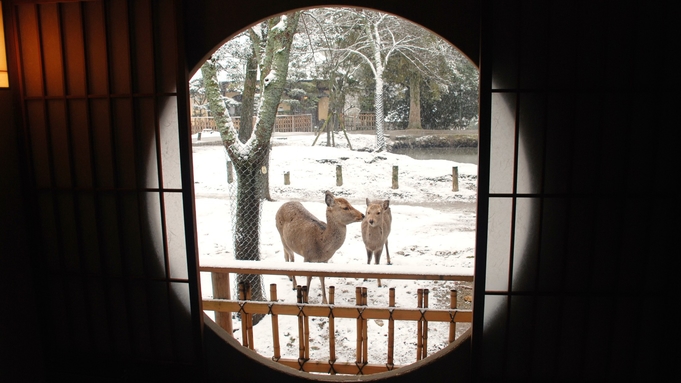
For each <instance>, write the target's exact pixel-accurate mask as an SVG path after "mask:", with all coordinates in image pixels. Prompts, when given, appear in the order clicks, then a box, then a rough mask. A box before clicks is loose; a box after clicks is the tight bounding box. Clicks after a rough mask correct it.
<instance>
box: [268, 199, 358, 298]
mask: <svg viewBox="0 0 681 383" xmlns="http://www.w3.org/2000/svg"><path fill="white" fill-rule="evenodd" d="M325 201H326V223H324V222H322V221H320V220H319V219H317V217H315V216H314V215H312V213H310V212H309V211H308V210H307V209H305V207H303V205H302V204H301V203H300V202H286V203H285V204H283V205H281V207H280V208H279V210H278V211H277V215H276V224H277V230H279V235H280V236H281V243H282V245H284V258H285V259H286V262H294V261H295V259H294V253H298V254H300V255H302V256H303V259H304V260H305V262H324V263H326V262H328V260H329V259H331V257H333V254H334V253H335V252H336V250H338V249H339V248H340V247H341V245H342V244H343V242H345V233H346V225H348V224H350V223H353V222H360V221H361V220H362V219H363V218H364V214H362V213H361V212H360V211H359V210H357V209H355V208H354V207H352V205H350V203H349V202H348V201H347V200H346V199H345V198H336V197H334V196H333V194H331V192H329V191H327V192H326V197H325ZM289 279H290V280H291V281H293V288H294V289H295V288H296V277H295V276H293V275H292V276H290V277H289ZM311 280H312V277H311V276H308V277H307V286H308V289H309V288H310V282H311ZM319 280H320V282H321V285H322V302H323V303H325V304H326V303H327V301H326V287H325V286H324V277H319Z"/></svg>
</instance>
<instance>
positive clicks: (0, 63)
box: [0, 1, 9, 88]
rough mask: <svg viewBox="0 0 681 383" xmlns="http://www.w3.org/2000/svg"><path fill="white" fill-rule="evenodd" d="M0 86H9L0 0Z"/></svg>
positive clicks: (0, 3) (0, 2)
mask: <svg viewBox="0 0 681 383" xmlns="http://www.w3.org/2000/svg"><path fill="white" fill-rule="evenodd" d="M0 88H9V76H8V75H7V52H6V50H5V23H4V22H3V21H2V1H0Z"/></svg>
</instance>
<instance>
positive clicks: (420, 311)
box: [199, 261, 473, 374]
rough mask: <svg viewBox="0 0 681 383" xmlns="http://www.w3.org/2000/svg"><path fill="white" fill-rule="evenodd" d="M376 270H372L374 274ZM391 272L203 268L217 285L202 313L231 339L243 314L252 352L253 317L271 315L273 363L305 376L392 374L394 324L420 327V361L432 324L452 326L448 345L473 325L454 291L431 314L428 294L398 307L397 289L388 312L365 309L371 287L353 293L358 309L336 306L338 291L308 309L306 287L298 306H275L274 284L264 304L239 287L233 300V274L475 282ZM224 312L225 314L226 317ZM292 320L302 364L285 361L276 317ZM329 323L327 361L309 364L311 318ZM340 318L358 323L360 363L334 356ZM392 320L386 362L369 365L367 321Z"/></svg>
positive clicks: (454, 275)
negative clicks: (461, 327)
mask: <svg viewBox="0 0 681 383" xmlns="http://www.w3.org/2000/svg"><path fill="white" fill-rule="evenodd" d="M371 269H374V270H371ZM389 269H390V270H389V272H383V271H380V272H379V271H376V270H375V268H369V271H367V268H366V267H365V266H360V265H337V264H333V265H329V264H325V263H276V264H273V263H266V262H254V261H225V262H223V263H220V264H219V265H202V266H201V267H200V268H199V270H200V271H201V272H210V273H211V274H212V280H213V298H204V299H203V309H204V310H209V311H214V312H215V314H216V315H215V318H216V322H217V323H218V324H219V325H220V326H221V327H223V328H224V329H225V330H226V331H227V332H228V333H229V334H232V317H231V313H239V315H240V319H241V331H242V344H243V346H244V347H248V348H250V349H253V348H254V343H253V339H254V334H253V325H252V321H253V319H252V317H253V315H257V314H264V315H269V316H270V317H271V321H272V334H273V350H274V354H273V355H272V359H273V360H275V361H277V362H279V363H281V364H283V365H286V366H289V367H292V368H295V369H298V370H301V371H307V372H322V373H331V374H373V373H377V372H384V371H389V370H392V369H396V368H400V367H401V366H399V365H395V364H394V363H393V349H394V322H395V321H415V322H417V334H415V336H416V338H417V349H416V360H420V359H423V358H425V357H426V356H427V350H428V323H429V322H448V323H449V342H450V343H451V342H453V341H454V340H455V337H456V330H455V328H456V324H457V323H471V321H472V312H471V310H461V309H457V291H456V290H450V308H449V309H433V308H429V307H428V294H429V290H428V289H418V291H417V299H418V304H417V307H415V308H402V307H399V308H398V307H395V290H394V288H391V289H390V290H389V302H388V305H387V306H385V307H370V306H368V305H367V288H366V287H357V288H356V291H355V298H356V304H355V305H354V306H336V305H335V304H334V295H335V288H334V287H333V286H331V287H330V288H329V304H310V303H309V302H308V299H307V297H308V295H307V286H302V287H301V286H298V288H297V302H295V303H283V302H278V301H277V290H276V284H272V285H270V301H269V302H260V301H252V300H250V288H249V287H248V285H246V284H240V285H239V297H238V299H237V300H232V299H231V298H230V286H229V280H230V278H229V274H230V273H241V274H265V275H292V274H295V275H296V276H298V275H301V276H324V277H346V278H362V279H364V278H371V279H407V280H432V281H434V280H440V281H468V282H470V281H472V280H473V274H472V271H470V270H469V269H454V268H452V269H447V268H441V267H440V268H433V270H428V269H425V268H420V269H415V268H414V267H409V266H396V265H393V266H390V268H389ZM225 313H226V314H225ZM280 315H290V316H296V317H298V332H299V336H298V342H299V347H298V349H299V355H298V359H290V358H289V359H287V358H282V357H281V353H280V351H279V350H280V346H279V329H278V316H280ZM310 317H319V318H327V319H328V321H329V322H328V325H329V359H328V361H325V360H310V355H309V351H310V346H309V318H310ZM336 318H351V319H356V320H357V344H356V360H355V361H354V362H352V361H337V360H336V356H335V352H336V350H335V335H334V328H335V327H334V321H335V319H336ZM370 319H374V320H379V319H380V320H387V321H388V349H387V350H386V352H387V363H386V364H377V363H369V360H368V355H367V354H368V352H367V347H368V344H369V339H368V337H367V320H370Z"/></svg>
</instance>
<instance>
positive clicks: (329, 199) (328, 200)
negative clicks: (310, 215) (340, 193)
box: [325, 191, 335, 206]
mask: <svg viewBox="0 0 681 383" xmlns="http://www.w3.org/2000/svg"><path fill="white" fill-rule="evenodd" d="M325 201H326V206H333V204H334V202H335V200H334V198H333V194H331V192H330V191H327V192H326V198H325Z"/></svg>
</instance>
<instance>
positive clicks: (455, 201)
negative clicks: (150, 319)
mask: <svg viewBox="0 0 681 383" xmlns="http://www.w3.org/2000/svg"><path fill="white" fill-rule="evenodd" d="M202 136H203V137H202V142H203V143H207V142H209V141H210V140H216V139H217V138H218V137H217V134H207V133H203V135H202ZM324 138H325V137H323V136H322V137H320V140H319V141H318V142H317V145H316V146H314V147H312V146H311V144H312V142H313V141H314V135H313V134H312V133H304V134H300V133H292V134H276V135H275V136H273V138H272V152H271V155H270V169H269V174H270V191H271V196H272V198H273V199H274V200H275V201H274V202H268V201H265V202H264V203H263V209H262V216H261V220H262V227H261V255H262V262H273V263H280V262H284V253H283V250H282V246H281V240H280V238H279V233H278V232H277V230H276V227H275V224H274V216H275V214H276V211H277V209H278V208H279V206H281V204H283V203H284V202H286V201H292V200H295V201H301V202H302V203H303V205H304V206H305V207H306V208H307V209H308V210H309V211H310V212H311V213H312V214H314V215H315V216H317V217H318V218H319V219H321V220H322V221H326V218H325V209H326V205H325V204H324V191H325V190H329V191H331V192H332V193H334V194H335V195H336V196H337V197H339V196H340V197H344V198H346V199H347V200H348V201H349V202H350V203H351V204H352V205H353V206H354V207H355V208H356V209H358V210H360V211H362V212H364V211H365V208H366V203H365V200H366V198H369V199H388V198H389V199H390V206H391V210H392V216H393V225H392V231H391V234H390V237H389V251H390V258H391V261H392V263H393V264H394V265H401V266H412V267H424V266H425V267H432V268H444V267H447V268H465V269H467V270H470V271H472V269H473V263H474V244H475V199H476V181H477V166H476V165H473V164H464V163H456V162H452V161H446V160H414V159H412V158H410V157H408V156H404V155H396V154H392V153H387V152H383V153H372V152H371V150H370V149H371V148H373V146H374V142H375V137H374V136H372V135H364V134H351V135H350V140H351V143H352V148H353V149H354V150H350V149H349V148H348V145H347V142H346V140H345V137H344V136H343V135H337V136H336V138H335V142H336V144H337V147H335V148H333V147H327V146H325V142H324ZM194 140H196V137H194ZM320 141H321V142H320ZM195 142H196V141H195ZM322 145H324V146H322ZM226 159H227V157H226V154H225V152H224V150H223V148H222V146H220V145H205V144H204V145H195V146H194V147H193V161H194V182H195V184H194V187H195V193H196V219H197V232H198V239H199V253H200V255H199V262H200V264H201V265H209V264H211V263H219V261H220V260H221V259H225V258H227V259H233V258H234V255H233V247H232V235H231V230H232V219H231V210H230V209H231V203H232V201H231V198H230V189H233V187H232V186H230V185H229V184H228V183H227V176H226V165H225V163H226ZM336 165H342V170H343V185H342V186H336ZM394 165H397V166H398V169H399V188H398V189H392V187H391V186H392V168H393V166H394ZM454 166H456V167H458V173H459V191H458V192H453V191H452V167H454ZM284 172H289V173H290V185H284ZM296 262H302V257H300V256H299V255H296ZM366 262H367V259H366V251H365V249H364V244H363V242H362V236H361V231H360V223H356V224H351V225H348V229H347V237H346V240H345V243H344V244H343V246H342V247H341V248H340V249H339V250H338V251H337V252H336V254H335V255H334V256H333V258H332V259H331V260H330V261H329V263H330V264H334V263H336V264H349V265H366ZM385 263H386V256H385V252H384V254H383V255H382V257H381V265H373V264H372V265H370V266H367V267H372V268H390V267H391V266H388V265H386V264H385ZM382 282H383V285H384V286H383V287H380V288H379V287H377V284H376V281H375V280H369V281H362V280H360V279H355V278H327V279H326V286H327V288H328V287H329V286H335V289H336V301H335V304H336V305H344V306H345V305H354V304H355V287H356V286H364V287H367V288H368V303H369V306H383V307H385V306H387V305H388V288H389V287H394V288H395V290H396V306H397V307H416V305H417V302H416V292H417V289H419V288H428V289H430V304H429V307H431V308H449V290H450V289H452V288H457V287H460V288H463V287H464V286H463V283H462V282H442V281H410V280H387V279H383V281H382ZM264 283H265V288H266V291H269V285H270V284H271V283H276V284H277V291H278V298H279V300H280V301H285V302H289V303H295V302H296V296H295V291H293V290H292V289H291V282H290V281H289V280H288V278H287V277H286V276H270V275H266V276H265V277H264ZM298 283H299V284H304V283H305V278H304V277H299V278H298ZM466 288H468V286H466ZM201 289H202V295H203V296H204V297H212V288H211V282H210V275H209V274H208V273H202V274H201ZM468 292H469V293H470V292H471V291H470V290H468ZM310 303H321V292H320V289H319V280H318V279H316V278H315V279H313V280H312V286H311V292H310ZM207 314H209V316H211V317H212V316H213V313H212V312H207ZM310 320H311V322H310V323H311V326H310V331H311V334H310V337H311V339H310V349H311V351H310V358H311V359H320V360H327V359H328V352H329V351H328V321H327V319H326V318H311V319H310ZM448 326H449V324H447V323H429V338H428V354H429V355H432V354H433V353H434V352H436V351H438V350H441V349H442V348H444V347H445V346H447V344H448V340H447V337H448V331H449V327H448ZM467 327H468V325H466V324H459V325H458V327H457V333H459V334H460V333H462V332H463V331H465V329H466V328H467ZM234 329H235V331H234V336H235V338H237V339H238V340H239V341H240V340H241V339H240V337H241V331H240V322H239V321H238V320H235V321H234ZM279 331H280V342H281V353H282V357H283V358H293V359H297V357H298V324H297V319H296V318H295V317H287V316H280V317H279ZM355 331H356V321H355V320H354V319H340V318H339V319H336V357H337V359H338V360H339V361H354V360H355V356H356V355H355V342H356V335H355ZM368 331H369V332H368V336H369V363H386V351H387V331H388V326H387V323H383V321H380V320H376V321H374V320H370V321H369V324H368ZM254 339H255V349H256V351H257V352H258V353H260V354H261V355H263V356H264V357H266V358H270V357H271V356H272V355H273V348H272V333H271V321H270V320H269V318H265V320H263V321H261V322H260V323H259V324H258V325H256V326H255V328H254ZM394 352H395V354H394V363H395V364H396V365H406V364H410V363H413V362H415V358H416V322H404V321H396V322H395V350H394Z"/></svg>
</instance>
